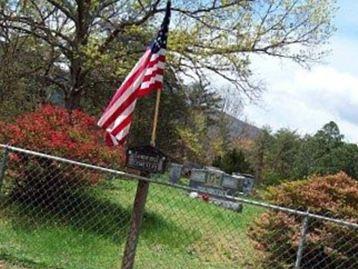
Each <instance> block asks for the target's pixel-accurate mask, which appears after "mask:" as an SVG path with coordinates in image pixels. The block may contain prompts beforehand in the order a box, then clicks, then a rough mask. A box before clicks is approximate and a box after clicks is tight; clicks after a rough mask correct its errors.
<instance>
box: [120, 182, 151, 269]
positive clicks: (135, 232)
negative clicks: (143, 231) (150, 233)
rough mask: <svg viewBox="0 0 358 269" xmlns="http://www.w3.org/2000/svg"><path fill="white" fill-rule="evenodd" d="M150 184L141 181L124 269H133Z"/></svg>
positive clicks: (123, 262)
mask: <svg viewBox="0 0 358 269" xmlns="http://www.w3.org/2000/svg"><path fill="white" fill-rule="evenodd" d="M148 190H149V182H147V181H143V180H139V182H138V186H137V193H136V196H135V200H134V204H133V211H132V217H131V224H130V230H129V234H128V238H127V243H126V246H125V249H124V255H123V259H122V269H132V268H133V265H134V259H135V255H136V249H137V243H138V237H139V229H140V225H141V223H142V219H143V214H144V207H145V203H146V200H147V195H148Z"/></svg>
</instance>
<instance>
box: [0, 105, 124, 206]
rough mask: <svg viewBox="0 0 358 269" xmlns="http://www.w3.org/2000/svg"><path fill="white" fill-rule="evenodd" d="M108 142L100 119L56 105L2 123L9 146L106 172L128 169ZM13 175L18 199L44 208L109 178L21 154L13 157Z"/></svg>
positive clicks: (3, 140)
mask: <svg viewBox="0 0 358 269" xmlns="http://www.w3.org/2000/svg"><path fill="white" fill-rule="evenodd" d="M103 136H104V134H103V130H100V129H99V128H98V127H97V126H96V121H95V118H93V117H91V116H89V115H87V114H86V113H84V112H81V111H79V110H73V111H68V110H66V109H64V108H61V107H54V106H51V105H44V106H42V107H40V108H39V109H38V110H36V111H35V112H29V113H25V114H22V115H20V116H19V117H17V118H16V119H15V120H14V121H13V122H10V123H4V122H0V142H1V143H3V144H10V145H14V146H18V147H22V148H26V149H30V150H34V151H39V152H43V153H48V154H52V155H55V156H60V157H66V158H69V159H74V160H79V161H85V162H89V163H93V164H96V165H100V166H111V167H119V166H122V165H123V162H124V149H123V148H122V147H114V148H111V147H108V146H106V145H105V143H104V139H103ZM8 175H9V176H8V177H7V178H8V179H9V180H10V181H11V182H12V183H13V184H12V185H13V188H12V194H13V197H16V199H21V200H25V201H26V202H28V201H30V200H31V201H38V202H37V203H39V202H40V201H41V203H43V204H50V202H51V201H50V200H51V197H53V196H54V195H56V196H58V195H64V190H66V191H68V190H71V191H73V190H75V189H78V188H80V187H82V186H85V185H93V184H96V183H97V182H99V181H100V180H101V178H102V177H103V175H100V174H99V173H97V172H96V171H94V170H89V169H84V168H81V167H78V166H74V165H70V164H64V163H59V162H57V161H53V160H50V159H46V158H40V157H35V156H32V155H28V154H20V153H17V152H16V153H15V152H12V153H11V154H10V162H9V169H8Z"/></svg>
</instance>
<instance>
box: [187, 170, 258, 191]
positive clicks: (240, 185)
mask: <svg viewBox="0 0 358 269" xmlns="http://www.w3.org/2000/svg"><path fill="white" fill-rule="evenodd" d="M189 186H190V187H191V188H194V189H197V190H198V191H202V192H207V193H211V194H214V195H230V196H236V195H237V194H238V193H244V194H249V193H250V192H251V191H252V188H253V177H252V176H251V175H246V174H245V175H242V174H238V173H237V174H235V175H229V174H226V173H225V172H223V171H221V170H218V169H215V168H213V167H208V168H206V169H192V170H191V176H190V183H189Z"/></svg>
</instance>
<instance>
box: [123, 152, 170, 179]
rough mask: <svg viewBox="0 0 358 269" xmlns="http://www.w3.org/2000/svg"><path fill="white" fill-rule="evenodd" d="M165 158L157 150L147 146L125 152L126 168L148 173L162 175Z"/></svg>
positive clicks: (165, 162)
mask: <svg viewBox="0 0 358 269" xmlns="http://www.w3.org/2000/svg"><path fill="white" fill-rule="evenodd" d="M167 159H168V158H167V156H166V155H165V154H164V153H162V152H161V151H160V150H159V149H157V148H155V147H153V146H150V145H147V146H140V147H133V148H130V149H128V150H127V165H126V166H127V167H128V168H132V169H136V170H139V171H143V172H149V173H163V172H164V170H165V167H166V164H167Z"/></svg>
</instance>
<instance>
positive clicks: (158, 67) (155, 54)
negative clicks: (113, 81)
mask: <svg viewBox="0 0 358 269" xmlns="http://www.w3.org/2000/svg"><path fill="white" fill-rule="evenodd" d="M169 22H170V1H168V4H167V8H166V12H165V17H164V20H163V23H162V25H161V27H160V30H159V32H158V34H157V37H156V38H155V39H154V40H153V41H152V43H151V44H150V46H149V47H148V48H147V50H146V52H145V53H144V55H143V56H142V57H141V58H140V59H139V61H138V63H137V64H136V65H135V67H134V68H133V69H132V71H131V72H130V73H129V74H128V76H127V77H126V79H125V80H124V82H123V84H122V85H121V86H120V87H119V89H118V90H117V92H116V93H115V94H114V96H113V97H112V99H111V101H110V103H109V105H108V106H107V108H106V109H105V112H104V113H103V115H102V117H101V118H100V119H99V121H98V126H100V127H101V128H103V129H105V130H106V143H107V144H108V145H113V146H114V145H119V144H122V143H123V142H124V141H125V138H126V137H127V136H128V134H129V129H130V126H131V123H132V116H133V112H134V108H135V105H136V102H137V99H138V98H140V97H143V96H145V95H148V94H149V93H150V92H151V91H153V90H161V89H162V87H163V73H164V66H165V52H166V45H167V37H168V28H169Z"/></svg>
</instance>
